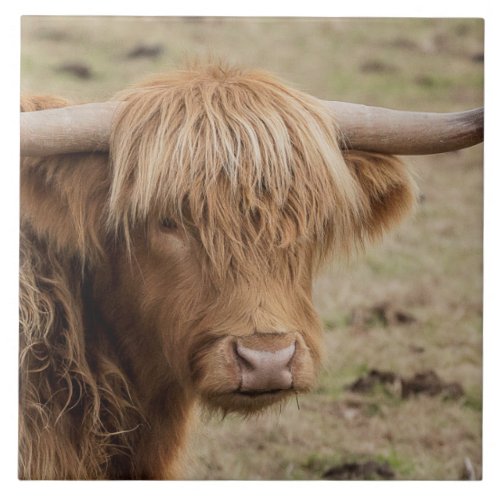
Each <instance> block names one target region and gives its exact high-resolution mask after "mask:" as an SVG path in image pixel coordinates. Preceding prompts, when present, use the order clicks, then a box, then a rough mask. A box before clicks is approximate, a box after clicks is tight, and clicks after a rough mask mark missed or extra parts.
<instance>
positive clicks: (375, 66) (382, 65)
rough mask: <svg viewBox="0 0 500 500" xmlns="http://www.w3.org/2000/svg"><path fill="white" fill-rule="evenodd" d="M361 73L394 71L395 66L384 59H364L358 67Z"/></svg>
mask: <svg viewBox="0 0 500 500" xmlns="http://www.w3.org/2000/svg"><path fill="white" fill-rule="evenodd" d="M359 69H360V71H361V72H362V73H396V72H397V71H398V68H397V66H395V65H394V64H390V63H386V62H384V61H376V60H374V61H365V62H364V63H363V64H361V66H360V67H359Z"/></svg>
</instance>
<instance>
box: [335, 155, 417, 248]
mask: <svg viewBox="0 0 500 500" xmlns="http://www.w3.org/2000/svg"><path fill="white" fill-rule="evenodd" d="M344 158H345V161H346V163H347V165H348V167H349V168H350V169H351V171H352V172H353V174H354V175H355V178H356V179H357V181H358V182H359V185H360V186H361V192H362V194H363V196H364V197H365V199H364V200H363V201H364V203H363V205H364V206H365V210H364V214H363V216H362V217H361V221H360V223H361V232H362V234H363V236H364V237H365V238H367V239H368V240H375V239H377V238H379V237H380V236H382V234H383V233H384V232H385V231H387V230H389V229H391V228H392V227H393V226H395V225H396V224H397V223H399V222H400V221H401V219H402V218H403V217H404V216H405V215H407V214H408V213H409V212H411V210H412V208H413V207H414V205H415V200H416V193H417V188H416V185H415V183H414V181H413V179H412V177H411V175H410V172H409V170H408V168H407V167H406V166H405V165H404V163H403V162H402V161H401V160H400V159H399V158H396V157H394V156H389V155H383V154H378V153H366V152H361V151H346V152H345V153H344Z"/></svg>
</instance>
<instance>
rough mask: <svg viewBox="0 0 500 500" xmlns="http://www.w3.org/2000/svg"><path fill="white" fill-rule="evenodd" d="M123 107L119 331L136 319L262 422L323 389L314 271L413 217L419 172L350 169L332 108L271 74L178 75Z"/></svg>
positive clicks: (118, 140) (223, 400) (182, 363)
mask: <svg viewBox="0 0 500 500" xmlns="http://www.w3.org/2000/svg"><path fill="white" fill-rule="evenodd" d="M118 97H119V99H120V100H123V101H125V102H126V105H125V106H124V107H123V109H122V111H121V114H120V116H119V118H118V120H117V122H116V124H115V127H114V131H113V135H112V139H111V159H112V166H113V167H112V168H113V171H112V179H111V195H110V202H109V217H108V225H109V227H110V228H112V230H113V231H115V232H116V235H117V237H118V241H121V242H122V243H123V252H122V254H121V255H120V256H119V258H118V259H117V260H116V262H115V264H114V265H115V266H116V268H117V269H116V270H115V272H114V273H113V276H114V277H115V278H114V279H115V282H114V289H112V288H110V287H109V285H107V286H106V289H107V290H108V291H109V292H107V293H109V294H111V295H113V304H114V306H110V307H114V310H115V312H116V314H117V316H119V317H118V318H115V319H113V321H114V322H115V323H116V322H119V321H123V319H124V318H123V316H124V313H126V316H127V318H126V321H128V322H133V323H134V325H135V328H136V329H141V330H142V331H141V332H140V335H142V336H144V337H150V339H151V338H153V339H155V342H157V343H158V344H157V345H158V349H160V346H161V350H162V356H163V357H164V363H165V369H166V370H167V369H168V370H169V371H173V373H175V377H176V378H177V379H178V380H181V381H183V384H184V385H189V386H190V387H191V388H192V389H193V390H194V391H196V392H197V393H198V394H199V395H201V397H202V398H203V400H204V401H205V402H206V403H208V404H209V405H211V406H215V407H219V408H222V409H224V410H226V411H227V410H238V411H242V412H247V411H253V410H255V409H259V408H262V407H264V406H267V405H269V404H272V403H274V402H276V401H279V400H281V399H282V398H283V397H285V396H288V395H290V394H293V393H296V392H300V391H307V390H309V389H311V387H312V386H313V384H314V381H315V378H316V373H317V371H318V366H319V364H320V360H321V322H320V320H319V318H318V315H317V313H316V311H315V309H314V306H313V304H312V301H311V288H312V279H313V276H314V273H315V272H316V271H317V269H318V267H319V266H320V265H321V264H322V263H323V262H324V261H325V259H326V258H327V257H330V256H333V257H334V258H336V257H337V258H341V257H345V255H346V254H348V253H349V252H351V251H353V250H354V249H356V248H359V247H361V246H362V245H363V244H364V242H365V241H366V240H367V239H370V238H373V237H375V236H378V235H379V234H380V233H381V232H382V231H383V230H384V229H386V228H387V227H389V226H390V225H392V224H393V223H394V222H396V221H397V220H399V219H400V217H401V216H402V215H403V214H405V213H406V212H407V211H408V209H409V208H410V207H411V205H412V202H413V187H412V183H411V180H410V178H409V177H408V175H407V173H406V172H405V170H404V169H403V168H402V166H401V164H400V163H399V162H398V161H397V160H395V159H393V158H391V157H385V156H382V155H362V154H353V153H351V154H350V156H347V155H346V156H344V155H343V154H342V152H341V149H340V147H339V144H338V139H337V132H336V128H335V125H334V122H333V120H332V119H331V117H330V116H329V114H328V112H327V111H326V109H325V108H324V106H323V105H322V104H321V103H320V101H319V100H316V99H314V98H312V97H309V96H307V95H305V94H302V93H300V92H297V91H294V90H291V89H289V88H287V87H285V86H284V85H282V84H281V83H278V82H277V81H276V80H275V79H273V78H271V77H270V76H268V75H266V74H263V73H243V72H240V71H235V70H221V69H219V68H210V69H209V70H193V71H187V72H180V73H174V74H171V75H169V76H167V77H165V78H161V79H158V80H155V81H151V82H148V83H146V84H143V85H141V86H139V87H137V88H134V89H132V90H129V91H127V92H125V93H124V94H121V95H120V96H118ZM117 275H118V276H119V278H118V279H117V278H116V276H117ZM130 318H134V319H133V320H132V319H130ZM134 341H137V340H134ZM141 341H143V342H148V341H150V340H148V339H147V338H144V339H143V340H141Z"/></svg>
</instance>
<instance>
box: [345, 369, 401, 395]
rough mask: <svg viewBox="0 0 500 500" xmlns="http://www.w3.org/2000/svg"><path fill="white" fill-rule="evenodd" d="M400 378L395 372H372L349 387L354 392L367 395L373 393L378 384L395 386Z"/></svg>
mask: <svg viewBox="0 0 500 500" xmlns="http://www.w3.org/2000/svg"><path fill="white" fill-rule="evenodd" d="M396 380H398V376H397V375H396V374H395V373H393V372H386V371H380V370H370V371H369V372H368V373H367V374H366V375H363V376H362V377H359V378H358V379H357V380H356V381H355V382H354V383H353V384H351V385H349V387H348V388H349V390H350V391H352V392H361V393H367V392H371V391H373V389H374V388H375V386H376V385H377V384H382V385H386V384H394V383H395V382H396Z"/></svg>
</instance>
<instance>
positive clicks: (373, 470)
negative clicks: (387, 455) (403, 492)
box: [322, 460, 395, 480]
mask: <svg viewBox="0 0 500 500" xmlns="http://www.w3.org/2000/svg"><path fill="white" fill-rule="evenodd" d="M394 476H395V474H394V471H393V470H392V469H391V467H390V466H389V464H388V463H387V462H375V461H374V460H368V461H367V462H346V463H344V464H341V465H337V466H335V467H331V468H330V469H328V470H327V471H326V472H324V473H323V475H322V478H323V479H333V480H353V479H354V480H355V479H365V480H366V479H394Z"/></svg>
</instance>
